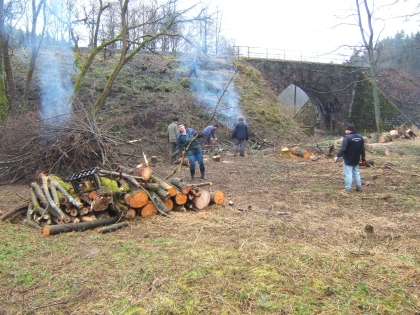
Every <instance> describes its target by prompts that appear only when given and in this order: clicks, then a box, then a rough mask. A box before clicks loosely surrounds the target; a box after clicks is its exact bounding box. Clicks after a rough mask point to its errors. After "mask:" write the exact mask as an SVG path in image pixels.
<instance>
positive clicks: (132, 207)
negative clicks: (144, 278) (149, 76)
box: [0, 165, 225, 235]
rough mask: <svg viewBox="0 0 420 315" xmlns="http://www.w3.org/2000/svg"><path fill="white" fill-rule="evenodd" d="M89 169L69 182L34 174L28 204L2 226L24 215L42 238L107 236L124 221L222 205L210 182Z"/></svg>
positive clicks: (7, 216)
mask: <svg viewBox="0 0 420 315" xmlns="http://www.w3.org/2000/svg"><path fill="white" fill-rule="evenodd" d="M93 170H94V171H93V173H92V174H90V173H89V174H90V175H89V176H84V177H80V176H78V177H76V179H75V180H74V181H72V183H67V182H65V181H63V180H62V179H61V178H60V177H58V176H56V175H49V176H47V175H46V174H44V173H38V174H37V176H36V177H37V180H36V181H34V182H32V183H31V184H30V188H29V193H30V199H29V200H28V201H27V202H26V203H24V204H23V205H19V206H18V207H16V208H15V209H13V210H11V211H9V212H7V213H5V214H3V215H2V216H1V217H0V221H5V220H8V221H12V220H15V219H16V218H19V217H22V215H23V218H24V220H25V222H26V224H27V225H29V226H31V227H33V228H35V229H37V230H42V232H43V234H44V235H54V234H59V233H65V232H71V231H85V230H88V229H95V231H96V232H98V233H106V232H111V231H114V230H117V229H120V228H122V227H125V226H128V221H130V220H133V219H135V218H136V217H137V216H139V217H150V216H153V215H157V214H161V215H164V216H169V213H170V212H171V211H172V210H176V211H182V212H186V211H187V210H194V211H197V210H202V209H204V208H206V207H207V206H208V205H209V204H218V205H222V204H223V203H224V200H225V197H224V193H223V192H221V191H220V190H217V191H215V192H210V191H209V190H206V189H203V188H201V187H202V186H207V185H210V186H211V183H202V184H197V185H191V184H188V183H186V182H184V181H183V180H182V179H180V178H170V179H167V180H165V179H163V178H162V177H160V176H159V175H154V174H152V173H153V170H152V168H151V167H150V166H148V165H146V166H144V167H143V166H140V167H137V168H135V169H127V168H125V167H122V166H120V167H119V172H114V171H108V170H104V169H97V168H94V169H93ZM82 173H84V172H81V173H80V174H82ZM72 177H73V176H72Z"/></svg>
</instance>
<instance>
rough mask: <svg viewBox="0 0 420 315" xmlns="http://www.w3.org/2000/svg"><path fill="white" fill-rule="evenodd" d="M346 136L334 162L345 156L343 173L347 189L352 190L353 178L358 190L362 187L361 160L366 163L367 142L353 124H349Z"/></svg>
mask: <svg viewBox="0 0 420 315" xmlns="http://www.w3.org/2000/svg"><path fill="white" fill-rule="evenodd" d="M345 133H346V136H345V137H344V139H343V142H342V143H341V147H340V149H339V150H338V152H337V156H336V157H335V158H334V162H337V160H338V159H339V158H340V157H343V160H344V162H343V175H344V185H345V188H346V191H351V185H352V183H353V180H354V182H355V184H356V190H357V191H360V190H361V189H362V179H361V177H360V172H359V162H360V163H361V164H362V165H364V164H366V159H365V143H364V140H363V137H362V136H361V135H359V134H358V133H356V128H355V127H354V125H353V124H347V127H346V130H345Z"/></svg>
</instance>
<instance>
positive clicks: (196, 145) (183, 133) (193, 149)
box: [176, 124, 207, 180]
mask: <svg viewBox="0 0 420 315" xmlns="http://www.w3.org/2000/svg"><path fill="white" fill-rule="evenodd" d="M178 128H179V135H178V138H177V140H176V146H177V148H178V149H179V151H182V152H183V153H184V152H185V153H187V156H188V160H189V161H190V174H191V177H190V178H189V180H194V175H195V163H196V161H197V162H198V165H199V167H200V172H201V179H207V176H206V174H205V171H206V169H205V167H204V159H203V153H202V151H201V146H200V142H199V141H198V139H197V138H195V139H194V140H192V139H193V138H194V137H195V136H196V135H197V130H195V129H193V128H185V125H183V124H179V125H178ZM191 140H192V141H191Z"/></svg>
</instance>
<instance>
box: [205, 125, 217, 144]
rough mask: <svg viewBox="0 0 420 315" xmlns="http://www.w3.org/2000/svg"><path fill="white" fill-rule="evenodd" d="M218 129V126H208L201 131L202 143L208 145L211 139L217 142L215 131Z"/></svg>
mask: <svg viewBox="0 0 420 315" xmlns="http://www.w3.org/2000/svg"><path fill="white" fill-rule="evenodd" d="M217 128H219V125H217V124H216V125H210V126H207V127H206V128H204V129H203V132H202V133H203V143H204V144H210V141H211V140H212V139H216V140H217V136H216V130H217Z"/></svg>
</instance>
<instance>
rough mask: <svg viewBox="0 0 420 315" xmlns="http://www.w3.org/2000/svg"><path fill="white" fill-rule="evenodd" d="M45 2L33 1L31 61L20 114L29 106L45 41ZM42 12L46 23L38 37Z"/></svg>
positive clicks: (41, 0) (42, 0)
mask: <svg viewBox="0 0 420 315" xmlns="http://www.w3.org/2000/svg"><path fill="white" fill-rule="evenodd" d="M45 2H46V0H40V1H39V2H38V4H37V3H36V0H32V24H31V25H32V29H31V60H30V63H29V69H28V72H27V74H26V83H25V90H24V92H23V99H22V106H21V108H20V110H19V113H22V111H23V110H24V109H25V108H26V106H27V104H28V99H29V93H30V90H31V82H32V78H33V75H34V71H35V63H36V58H37V56H38V54H39V50H40V48H41V44H42V41H43V39H44V34H45V27H46V23H45V19H46V14H45ZM41 10H44V11H43V13H44V14H43V17H44V23H43V25H42V30H41V35H40V36H38V35H37V28H38V27H39V25H38V17H39V16H40V14H41ZM37 39H39V40H37Z"/></svg>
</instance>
